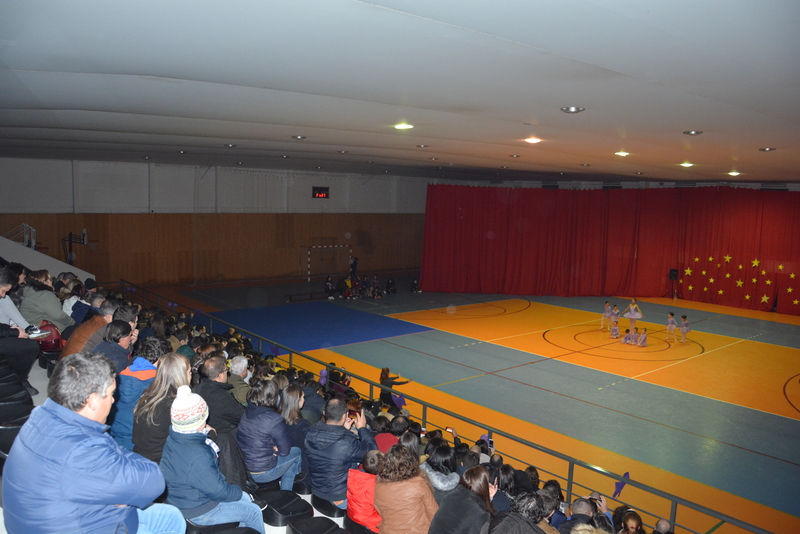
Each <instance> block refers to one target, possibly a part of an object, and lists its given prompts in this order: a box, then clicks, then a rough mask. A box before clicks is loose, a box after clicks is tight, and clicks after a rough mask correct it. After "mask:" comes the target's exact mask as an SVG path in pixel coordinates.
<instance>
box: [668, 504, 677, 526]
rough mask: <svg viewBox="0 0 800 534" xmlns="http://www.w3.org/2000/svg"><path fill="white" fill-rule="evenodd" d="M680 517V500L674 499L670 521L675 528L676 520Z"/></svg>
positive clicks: (670, 510)
mask: <svg viewBox="0 0 800 534" xmlns="http://www.w3.org/2000/svg"><path fill="white" fill-rule="evenodd" d="M677 519H678V502H677V501H672V504H671V505H670V508H669V522H670V523H672V528H673V529H674V528H675V521H676V520H677Z"/></svg>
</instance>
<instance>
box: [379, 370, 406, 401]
mask: <svg viewBox="0 0 800 534" xmlns="http://www.w3.org/2000/svg"><path fill="white" fill-rule="evenodd" d="M409 382H411V379H409V380H404V381H403V380H400V377H399V376H392V374H390V372H389V368H388V367H384V368H383V369H381V377H380V383H381V385H382V386H386V387H387V388H392V389H394V388H395V387H397V386H402V385H404V384H408V383H409ZM380 399H381V402H382V403H383V404H384V405H386V406H390V407H391V406H395V403H394V400H393V399H392V392H391V391H389V390H388V389H382V390H381V395H380Z"/></svg>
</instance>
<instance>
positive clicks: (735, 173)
mask: <svg viewBox="0 0 800 534" xmlns="http://www.w3.org/2000/svg"><path fill="white" fill-rule="evenodd" d="M728 174H729V175H730V176H739V174H740V173H738V172H736V171H731V172H729V173H728Z"/></svg>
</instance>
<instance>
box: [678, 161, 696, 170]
mask: <svg viewBox="0 0 800 534" xmlns="http://www.w3.org/2000/svg"><path fill="white" fill-rule="evenodd" d="M693 165H694V163H689V162H688V161H687V162H686V163H681V167H686V168H687V169H688V168H689V167H692V166H693Z"/></svg>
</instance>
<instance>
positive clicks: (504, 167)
mask: <svg viewBox="0 0 800 534" xmlns="http://www.w3.org/2000/svg"><path fill="white" fill-rule="evenodd" d="M500 168H501V169H507V168H508V165H503V166H502V167H500Z"/></svg>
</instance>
